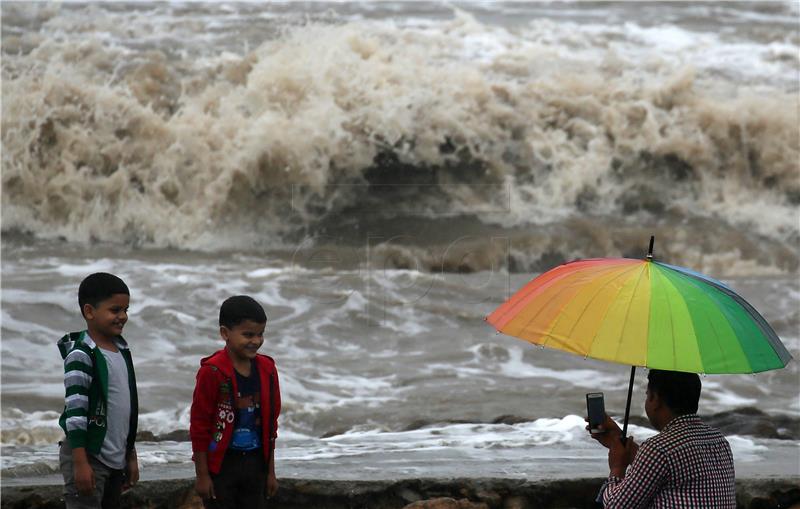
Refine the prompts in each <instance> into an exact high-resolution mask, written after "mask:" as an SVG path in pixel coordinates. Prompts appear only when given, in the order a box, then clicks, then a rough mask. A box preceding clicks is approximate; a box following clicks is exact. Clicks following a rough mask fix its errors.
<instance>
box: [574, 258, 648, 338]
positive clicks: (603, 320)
mask: <svg viewBox="0 0 800 509" xmlns="http://www.w3.org/2000/svg"><path fill="white" fill-rule="evenodd" d="M638 268H640V266H638V265H637V266H634V267H632V268H631V271H634V270H636V269H638ZM620 276H622V274H620ZM615 279H616V278H615ZM612 281H613V280H612ZM607 284H611V281H609V282H608V283H607ZM617 293H619V292H617ZM598 294H599V292H598ZM610 307H611V306H609V307H608V308H606V311H605V313H603V319H602V320H600V323H603V322H605V320H606V316H608V309H609V308H610ZM629 309H630V308H629ZM599 333H600V328H599V327H598V328H597V330H596V331H595V333H594V336H592V340H591V341H590V342H589V348H587V350H586V351H587V352H591V351H592V346H593V345H594V342H595V341H597V335H598V334H599Z"/></svg>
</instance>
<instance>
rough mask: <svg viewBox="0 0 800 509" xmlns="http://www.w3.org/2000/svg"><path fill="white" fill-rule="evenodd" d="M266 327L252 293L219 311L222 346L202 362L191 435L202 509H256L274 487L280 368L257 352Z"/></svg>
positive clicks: (234, 298)
mask: <svg viewBox="0 0 800 509" xmlns="http://www.w3.org/2000/svg"><path fill="white" fill-rule="evenodd" d="M266 325H267V315H266V314H265V313H264V309H263V308H262V307H261V305H260V304H258V302H256V301H255V300H253V299H252V298H251V297H248V296H246V295H239V296H236V297H231V298H229V299H227V300H226V301H225V302H223V303H222V306H221V307H220V310H219V332H220V335H221V336H222V339H224V340H225V348H223V349H222V350H219V351H217V352H216V353H214V354H213V355H211V356H210V357H206V358H205V359H203V360H201V361H200V369H199V371H198V372H197V382H196V384H195V389H194V396H193V398H192V411H191V424H190V427H189V434H190V436H191V439H192V451H193V452H194V463H195V472H196V474H197V480H196V481H195V490H196V491H197V494H198V495H200V497H201V498H202V499H203V505H204V506H205V507H206V508H216V509H227V508H230V509H234V508H242V507H247V508H254V509H260V508H263V507H264V506H265V503H266V502H265V499H266V497H267V496H273V495H274V494H275V493H276V492H277V491H278V481H277V479H276V478H275V462H274V458H275V438H276V437H277V436H278V435H277V430H278V414H279V413H280V411H281V395H280V389H279V387H278V371H277V370H276V369H275V361H274V360H272V358H271V357H268V356H266V355H261V354H259V353H258V349H259V348H260V347H261V345H262V344H263V343H264V329H265V328H266Z"/></svg>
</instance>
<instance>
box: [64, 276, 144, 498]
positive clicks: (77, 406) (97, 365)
mask: <svg viewBox="0 0 800 509" xmlns="http://www.w3.org/2000/svg"><path fill="white" fill-rule="evenodd" d="M129 303H130V291H129V290H128V287H127V285H126V284H125V283H124V282H123V281H122V279H120V278H118V277H117V276H115V275H113V274H107V273H105V272H98V273H95V274H91V275H90V276H88V277H86V279H84V280H83V281H82V282H81V285H80V288H79V289H78V304H79V305H80V308H81V314H82V315H83V318H84V320H85V321H86V330H84V331H81V332H72V333H70V334H67V335H65V336H64V337H63V338H61V340H60V341H59V342H58V349H59V351H60V352H61V356H62V357H63V358H64V387H65V397H64V413H63V414H61V419H59V424H60V425H61V428H62V429H63V430H64V433H66V440H64V441H62V442H61V451H60V455H59V460H60V466H61V473H62V474H63V476H64V501H65V502H66V507H67V509H88V508H102V509H111V508H116V507H119V504H120V495H121V494H122V491H123V490H124V489H127V488H129V487H131V486H133V485H134V484H136V482H137V481H138V479H139V464H138V461H137V459H136V449H135V448H134V442H135V438H136V427H137V421H138V396H137V392H136V376H135V374H134V371H133V362H132V361H131V354H130V350H129V349H128V344H127V343H126V342H125V340H124V339H123V338H122V335H121V334H122V328H123V327H124V326H125V322H127V321H128V305H129Z"/></svg>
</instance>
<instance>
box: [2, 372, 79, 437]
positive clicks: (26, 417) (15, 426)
mask: <svg viewBox="0 0 800 509" xmlns="http://www.w3.org/2000/svg"><path fill="white" fill-rule="evenodd" d="M3 390H4V391H5V386H4V387H3ZM59 416H60V414H59V413H58V412H52V411H33V412H23V411H22V410H20V409H18V408H8V407H5V408H3V416H2V419H0V424H2V426H1V427H2V431H0V437H1V438H0V443H2V444H3V445H26V446H29V445H46V444H52V443H55V442H57V441H58V440H59V439H61V438H63V436H64V431H63V430H62V429H61V427H60V426H59V425H58V418H59Z"/></svg>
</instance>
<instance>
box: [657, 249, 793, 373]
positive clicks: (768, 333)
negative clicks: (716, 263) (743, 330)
mask: <svg viewBox="0 0 800 509" xmlns="http://www.w3.org/2000/svg"><path fill="white" fill-rule="evenodd" d="M663 265H665V266H667V267H668V268H670V269H673V270H675V271H676V272H678V273H680V274H683V275H685V276H687V277H688V278H690V280H693V281H697V283H699V284H707V285H709V286H711V287H713V288H716V289H717V290H719V291H720V292H722V293H723V294H725V295H727V296H728V297H729V298H731V299H732V300H733V301H734V302H735V303H736V304H738V305H739V306H741V307H742V308H743V309H744V310H745V311H746V312H747V314H748V315H749V316H750V317H751V318H752V319H753V320H754V321H755V323H756V326H757V327H758V328H759V329H760V331H761V333H762V334H764V337H765V338H766V339H767V342H768V343H769V345H770V346H771V347H772V350H773V351H774V353H775V355H776V356H777V357H778V359H779V361H780V362H781V363H782V364H783V365H784V366H785V365H786V364H787V363H788V362H789V360H791V358H792V355H791V354H790V353H789V351H788V350H787V349H786V346H785V345H784V344H783V343H782V342H781V340H780V338H779V337H778V335H777V334H776V333H775V330H774V329H773V328H772V327H771V326H770V325H769V323H767V321H766V319H764V317H763V316H762V315H761V313H759V312H758V311H757V310H756V309H755V308H754V307H753V306H752V305H751V304H750V303H749V302H747V301H746V300H745V299H744V297H742V296H741V295H739V294H738V293H736V292H735V291H733V290H732V289H731V288H729V287H728V286H727V285H725V284H724V283H722V282H720V281H717V280H716V279H712V278H710V277H706V276H703V275H702V274H699V273H696V272H693V271H691V270H689V269H685V268H683V267H675V266H670V265H666V264H663ZM696 286H697V285H696ZM714 300H715V301H716V299H714ZM762 359H763V357H762Z"/></svg>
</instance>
